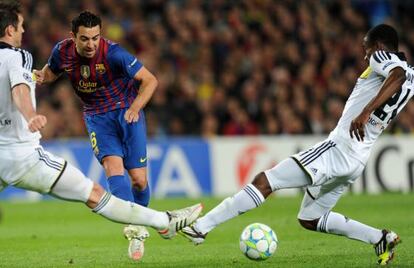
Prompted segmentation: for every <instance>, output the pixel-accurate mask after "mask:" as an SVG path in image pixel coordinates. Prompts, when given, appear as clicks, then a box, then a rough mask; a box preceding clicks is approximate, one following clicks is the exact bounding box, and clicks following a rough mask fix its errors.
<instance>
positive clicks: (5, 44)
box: [0, 41, 13, 48]
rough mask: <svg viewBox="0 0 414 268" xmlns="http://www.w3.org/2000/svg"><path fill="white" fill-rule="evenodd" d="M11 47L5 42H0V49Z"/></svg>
mask: <svg viewBox="0 0 414 268" xmlns="http://www.w3.org/2000/svg"><path fill="white" fill-rule="evenodd" d="M11 47H13V46H12V45H10V44H8V43H6V42H3V41H0V48H11Z"/></svg>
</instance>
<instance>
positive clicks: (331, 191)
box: [265, 140, 365, 220]
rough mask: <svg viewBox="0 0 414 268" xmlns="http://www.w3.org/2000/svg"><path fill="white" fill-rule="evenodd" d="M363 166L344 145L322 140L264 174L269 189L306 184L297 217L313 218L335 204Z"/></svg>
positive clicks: (321, 214) (358, 174) (359, 173)
mask: <svg viewBox="0 0 414 268" xmlns="http://www.w3.org/2000/svg"><path fill="white" fill-rule="evenodd" d="M364 167H365V165H364V164H363V163H361V162H360V161H359V160H357V159H356V158H354V157H352V155H351V154H350V153H349V151H348V149H347V147H346V145H341V144H337V143H335V142H334V141H331V140H325V141H323V142H320V143H317V144H316V145H314V146H313V147H311V148H309V149H308V150H305V151H302V152H299V153H297V154H295V155H293V156H292V157H291V158H290V159H288V160H285V161H283V162H281V163H280V164H279V165H277V166H275V167H273V168H272V169H270V170H267V171H265V174H266V177H267V178H268V180H269V183H270V185H271V186H272V188H273V190H277V189H282V188H293V187H306V193H305V196H304V198H303V201H302V205H301V208H300V211H299V215H298V218H299V219H303V220H314V219H318V218H320V217H322V216H323V215H324V214H326V213H327V212H328V211H330V210H331V209H332V208H333V207H334V206H335V204H336V203H337V201H338V200H339V198H340V197H341V195H342V194H343V193H344V191H345V189H346V187H347V186H348V185H349V184H352V183H353V182H354V181H355V180H356V179H357V178H358V177H359V176H360V175H361V174H362V172H363V170H364Z"/></svg>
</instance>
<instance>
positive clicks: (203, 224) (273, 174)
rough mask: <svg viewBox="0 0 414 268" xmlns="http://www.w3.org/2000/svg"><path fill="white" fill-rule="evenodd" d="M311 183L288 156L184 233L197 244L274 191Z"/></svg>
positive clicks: (256, 205)
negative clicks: (217, 227)
mask: <svg viewBox="0 0 414 268" xmlns="http://www.w3.org/2000/svg"><path fill="white" fill-rule="evenodd" d="M309 183H310V181H309V178H308V177H307V175H306V174H305V173H304V172H303V170H302V169H301V168H300V167H299V166H298V165H297V164H296V162H295V161H294V160H292V159H291V158H287V159H285V160H283V161H282V162H280V163H279V164H278V165H277V166H275V167H273V168H271V169H269V170H266V171H265V172H260V173H259V174H257V175H256V177H255V178H254V180H253V182H252V183H251V184H248V185H246V186H245V187H244V188H243V189H242V190H241V191H240V192H238V193H237V194H235V195H234V196H232V197H229V198H226V199H224V200H223V201H222V202H221V203H220V204H219V205H218V206H216V207H215V208H213V209H212V210H211V211H210V212H208V213H207V214H206V215H205V216H204V217H201V218H199V219H198V220H196V222H195V223H194V224H193V225H190V226H189V227H185V228H183V230H182V231H181V232H180V233H181V234H182V235H184V236H185V237H186V238H188V239H189V240H190V241H191V242H193V243H194V244H196V245H198V244H201V243H203V242H204V239H205V237H206V235H207V233H208V232H210V231H211V230H213V229H214V228H215V227H216V226H218V225H219V224H221V223H223V222H225V221H228V220H230V219H232V218H234V217H236V216H238V215H240V214H243V213H245V212H247V211H249V210H251V209H254V208H256V207H258V206H260V205H261V204H262V203H263V202H264V201H265V199H266V198H267V197H268V196H269V195H270V194H271V193H272V192H273V191H276V190H279V189H284V188H297V187H302V186H306V185H309Z"/></svg>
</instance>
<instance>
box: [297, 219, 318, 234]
mask: <svg viewBox="0 0 414 268" xmlns="http://www.w3.org/2000/svg"><path fill="white" fill-rule="evenodd" d="M298 221H299V223H300V225H301V226H302V227H303V228H305V229H308V230H311V231H316V227H317V226H318V221H319V219H316V220H302V219H298Z"/></svg>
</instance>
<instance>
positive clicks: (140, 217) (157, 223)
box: [51, 163, 203, 238]
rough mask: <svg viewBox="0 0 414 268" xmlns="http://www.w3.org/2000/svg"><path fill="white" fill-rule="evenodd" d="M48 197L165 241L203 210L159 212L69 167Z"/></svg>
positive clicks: (188, 209)
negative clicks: (156, 234) (79, 204)
mask: <svg viewBox="0 0 414 268" xmlns="http://www.w3.org/2000/svg"><path fill="white" fill-rule="evenodd" d="M51 194H52V195H54V196H56V197H58V198H61V199H65V200H71V201H81V202H84V203H85V204H86V205H87V206H88V207H90V208H91V209H92V211H93V212H95V213H97V214H99V215H101V216H103V217H105V218H107V219H109V220H111V221H114V222H119V223H124V224H134V225H145V226H149V227H152V228H154V229H156V230H157V231H161V232H163V233H165V235H162V237H164V238H172V237H173V236H174V235H175V234H176V232H177V231H178V230H181V229H182V228H183V227H185V226H187V225H189V224H191V223H192V222H193V221H194V220H195V219H196V218H197V217H198V216H199V215H200V213H201V211H202V209H203V206H202V205H201V204H196V205H194V206H191V207H188V208H184V209H181V210H176V211H171V212H160V211H156V210H153V209H150V208H146V207H143V206H140V205H138V204H135V203H131V202H128V201H124V200H121V199H119V198H117V197H115V196H113V195H111V194H110V193H108V192H106V191H105V190H104V189H103V188H102V186H100V185H99V184H97V183H94V182H92V181H91V180H90V179H88V178H86V177H85V175H84V174H83V173H82V172H80V171H79V170H78V169H77V168H75V167H73V166H72V165H70V164H69V163H68V165H67V166H66V169H65V170H64V171H63V172H62V174H61V176H60V178H59V179H58V181H57V182H56V184H55V185H54V187H53V189H52V191H51ZM166 230H167V231H166Z"/></svg>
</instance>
